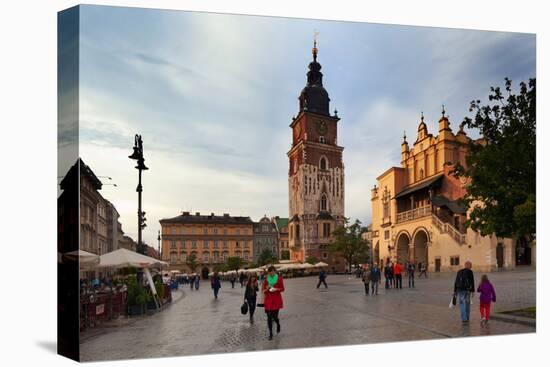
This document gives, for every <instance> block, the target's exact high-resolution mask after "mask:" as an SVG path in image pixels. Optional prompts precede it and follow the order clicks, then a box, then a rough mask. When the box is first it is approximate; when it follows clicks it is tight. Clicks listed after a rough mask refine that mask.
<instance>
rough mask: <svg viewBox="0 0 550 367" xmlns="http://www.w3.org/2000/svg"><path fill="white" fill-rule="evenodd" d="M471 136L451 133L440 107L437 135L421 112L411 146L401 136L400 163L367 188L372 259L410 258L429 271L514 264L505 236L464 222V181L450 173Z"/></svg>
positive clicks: (487, 268) (462, 161)
mask: <svg viewBox="0 0 550 367" xmlns="http://www.w3.org/2000/svg"><path fill="white" fill-rule="evenodd" d="M471 141H472V140H471V139H470V138H469V137H468V136H467V135H466V133H465V132H464V130H463V126H462V125H461V126H460V128H459V131H458V132H457V133H456V134H454V133H453V132H452V130H451V127H450V123H449V119H448V117H447V116H445V110H443V112H442V116H441V118H440V119H439V130H438V134H437V135H435V136H434V135H432V134H429V133H428V128H427V125H426V123H425V122H424V116H422V117H421V121H420V124H419V126H418V130H417V137H416V140H415V142H414V143H413V146H412V147H409V144H408V142H407V139H406V136H404V137H403V142H402V144H401V165H400V167H391V168H389V169H388V170H386V171H385V172H383V173H382V174H381V175H380V176H379V177H378V178H377V184H376V185H375V186H374V188H373V189H372V191H371V203H372V221H373V223H372V234H371V237H372V238H371V241H372V244H373V257H374V260H375V261H378V262H379V263H380V264H383V263H386V262H387V261H400V262H405V261H409V262H410V261H414V262H415V264H418V263H422V264H424V265H426V264H427V266H428V270H429V271H435V272H438V271H456V270H458V269H459V268H461V267H463V266H464V262H465V261H467V260H470V261H472V263H473V268H474V269H477V270H479V271H492V270H496V269H498V268H507V269H509V268H513V267H515V261H514V251H515V245H514V243H513V241H512V240H511V239H506V238H497V237H496V236H485V237H484V236H481V235H480V234H479V233H478V232H476V231H473V230H471V229H466V227H465V222H466V220H467V218H468V208H466V207H464V206H463V205H462V204H461V202H460V200H459V199H461V198H462V197H464V195H465V194H466V190H465V185H467V184H468V182H467V180H464V179H457V178H455V177H454V176H453V175H452V172H453V170H454V168H455V166H456V164H457V163H460V164H461V165H463V166H465V165H466V155H467V153H468V149H469V148H468V146H469V144H470V143H471ZM480 142H481V141H476V143H480Z"/></svg>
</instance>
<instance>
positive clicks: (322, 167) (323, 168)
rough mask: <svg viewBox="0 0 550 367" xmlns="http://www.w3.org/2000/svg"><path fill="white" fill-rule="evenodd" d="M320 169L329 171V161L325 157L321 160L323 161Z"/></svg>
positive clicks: (320, 163)
mask: <svg viewBox="0 0 550 367" xmlns="http://www.w3.org/2000/svg"><path fill="white" fill-rule="evenodd" d="M319 168H320V169H322V170H327V169H328V163H327V159H326V158H325V157H322V158H321V161H320V162H319Z"/></svg>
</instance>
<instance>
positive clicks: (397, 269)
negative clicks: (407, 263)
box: [393, 261, 403, 289]
mask: <svg viewBox="0 0 550 367" xmlns="http://www.w3.org/2000/svg"><path fill="white" fill-rule="evenodd" d="M401 271H402V268H401V264H400V263H399V261H397V262H396V263H395V265H394V266H393V277H394V278H395V288H396V289H397V288H399V289H401V288H403V284H402V283H403V277H402V276H401Z"/></svg>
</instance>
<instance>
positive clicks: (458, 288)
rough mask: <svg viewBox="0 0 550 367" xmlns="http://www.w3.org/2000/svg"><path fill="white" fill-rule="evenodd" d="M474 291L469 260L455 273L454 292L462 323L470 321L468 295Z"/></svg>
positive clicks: (472, 273)
mask: <svg viewBox="0 0 550 367" xmlns="http://www.w3.org/2000/svg"><path fill="white" fill-rule="evenodd" d="M473 292H475V288H474V272H473V271H472V263H471V261H466V262H465V263H464V268H463V269H460V270H459V271H458V272H457V273H456V279H455V286H454V293H455V295H456V296H457V298H458V302H459V304H460V317H461V319H462V323H463V324H467V323H468V322H470V296H471V293H473Z"/></svg>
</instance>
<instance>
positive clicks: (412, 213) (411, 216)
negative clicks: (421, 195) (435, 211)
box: [396, 205, 432, 223]
mask: <svg viewBox="0 0 550 367" xmlns="http://www.w3.org/2000/svg"><path fill="white" fill-rule="evenodd" d="M431 214H432V206H431V205H425V206H421V207H419V208H416V209H413V210H407V211H405V212H401V213H397V217H396V223H403V222H408V221H411V220H415V219H418V218H422V217H429V216H430V215H431Z"/></svg>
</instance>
